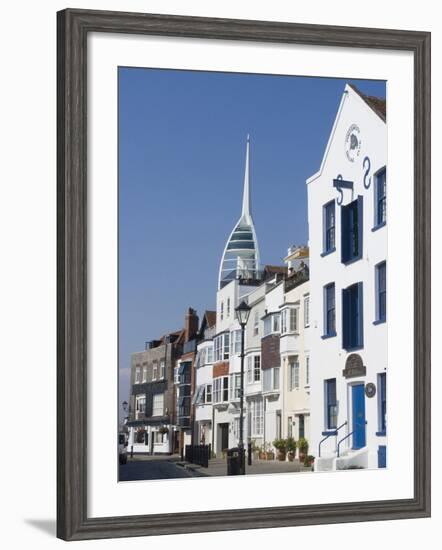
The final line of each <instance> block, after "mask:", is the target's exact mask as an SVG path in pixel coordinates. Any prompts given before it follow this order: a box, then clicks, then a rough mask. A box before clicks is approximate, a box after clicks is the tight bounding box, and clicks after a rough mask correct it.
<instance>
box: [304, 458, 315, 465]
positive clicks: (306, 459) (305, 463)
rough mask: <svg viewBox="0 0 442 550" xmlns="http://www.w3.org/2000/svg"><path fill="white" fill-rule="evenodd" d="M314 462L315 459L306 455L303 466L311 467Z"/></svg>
mask: <svg viewBox="0 0 442 550" xmlns="http://www.w3.org/2000/svg"><path fill="white" fill-rule="evenodd" d="M314 461H315V457H314V456H312V455H307V456H306V457H305V458H304V466H306V467H309V466H313V462H314Z"/></svg>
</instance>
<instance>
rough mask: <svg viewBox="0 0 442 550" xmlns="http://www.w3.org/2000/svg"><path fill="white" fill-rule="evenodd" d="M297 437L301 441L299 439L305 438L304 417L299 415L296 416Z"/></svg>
mask: <svg viewBox="0 0 442 550" xmlns="http://www.w3.org/2000/svg"><path fill="white" fill-rule="evenodd" d="M298 422H299V425H298V432H299V434H298V437H299V439H301V437H305V416H304V415H303V414H300V415H299V416H298Z"/></svg>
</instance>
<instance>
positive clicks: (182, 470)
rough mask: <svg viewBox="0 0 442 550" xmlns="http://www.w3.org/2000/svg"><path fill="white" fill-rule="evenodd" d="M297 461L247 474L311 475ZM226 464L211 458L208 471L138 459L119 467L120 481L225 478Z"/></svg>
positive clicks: (174, 461)
mask: <svg viewBox="0 0 442 550" xmlns="http://www.w3.org/2000/svg"><path fill="white" fill-rule="evenodd" d="M311 471H312V470H311V468H304V466H303V465H301V464H300V463H299V462H298V461H297V460H295V461H294V462H278V461H277V460H272V461H260V460H258V461H255V462H254V463H253V465H252V466H246V473H247V474H248V475H257V474H278V473H279V474H282V473H285V474H286V473H299V472H304V473H307V472H311ZM226 474H227V464H226V460H225V459H224V460H223V459H212V460H210V462H209V467H208V468H202V467H201V466H198V465H196V464H190V463H188V462H181V461H180V459H179V457H177V456H173V457H171V456H165V457H161V456H136V455H135V457H134V458H133V459H132V460H131V459H129V460H128V462H127V464H125V465H121V466H120V481H137V480H143V479H173V478H186V477H206V476H225V475H226Z"/></svg>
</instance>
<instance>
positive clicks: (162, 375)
mask: <svg viewBox="0 0 442 550" xmlns="http://www.w3.org/2000/svg"><path fill="white" fill-rule="evenodd" d="M165 377H166V365H165V363H164V361H160V378H165Z"/></svg>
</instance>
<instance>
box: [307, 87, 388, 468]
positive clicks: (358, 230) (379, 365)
mask: <svg viewBox="0 0 442 550" xmlns="http://www.w3.org/2000/svg"><path fill="white" fill-rule="evenodd" d="M386 165H387V126H386V109H385V101H384V100H381V99H379V98H375V97H371V96H366V95H364V94H362V93H360V92H359V91H358V90H357V89H356V88H354V87H353V86H351V85H348V84H347V85H346V87H345V91H344V93H343V96H342V100H341V103H340V105H339V109H338V113H337V116H336V120H335V123H334V126H333V129H332V131H331V134H330V138H329V142H328V145H327V147H326V150H325V154H324V157H323V160H322V164H321V167H320V170H319V172H318V173H316V174H315V175H313V176H312V177H311V178H309V179H308V180H307V190H308V224H309V248H310V361H311V363H312V365H314V368H312V369H311V372H310V402H311V426H310V431H311V435H310V438H311V447H310V452H311V453H312V454H313V455H315V457H316V460H315V469H316V470H330V469H345V468H349V467H363V468H374V467H385V464H386V445H387V443H386V425H387V419H386V373H387V323H386V319H387V311H386V304H387V298H386V292H387V289H386V269H387V266H386V258H387V226H386V223H387V218H386Z"/></svg>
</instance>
